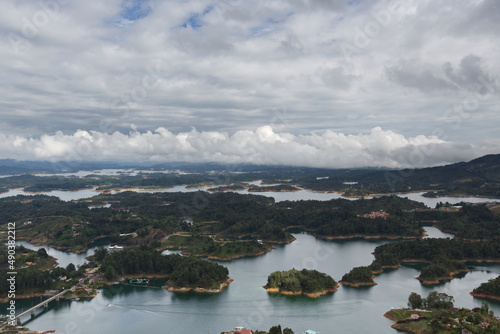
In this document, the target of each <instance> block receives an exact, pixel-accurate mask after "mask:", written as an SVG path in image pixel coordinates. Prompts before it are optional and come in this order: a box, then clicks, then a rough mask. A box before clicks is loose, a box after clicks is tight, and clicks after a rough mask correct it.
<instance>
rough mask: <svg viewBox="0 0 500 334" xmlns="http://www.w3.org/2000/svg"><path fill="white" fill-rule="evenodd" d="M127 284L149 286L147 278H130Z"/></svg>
mask: <svg viewBox="0 0 500 334" xmlns="http://www.w3.org/2000/svg"><path fill="white" fill-rule="evenodd" d="M128 283H129V284H139V285H146V284H149V278H130V279H129V280H128Z"/></svg>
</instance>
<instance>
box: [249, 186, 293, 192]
mask: <svg viewBox="0 0 500 334" xmlns="http://www.w3.org/2000/svg"><path fill="white" fill-rule="evenodd" d="M299 190H300V189H299V188H297V187H294V186H291V185H289V184H278V185H272V186H250V187H248V191H249V192H266V191H269V192H273V191H275V192H281V191H299Z"/></svg>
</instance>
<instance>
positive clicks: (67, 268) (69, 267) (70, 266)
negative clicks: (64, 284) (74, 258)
mask: <svg viewBox="0 0 500 334" xmlns="http://www.w3.org/2000/svg"><path fill="white" fill-rule="evenodd" d="M66 270H67V271H68V272H70V273H72V272H75V271H76V267H75V265H74V264H73V263H70V264H68V265H67V266H66Z"/></svg>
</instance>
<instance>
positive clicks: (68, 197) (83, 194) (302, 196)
mask: <svg viewBox="0 0 500 334" xmlns="http://www.w3.org/2000/svg"><path fill="white" fill-rule="evenodd" d="M254 184H257V185H258V184H260V183H259V182H254ZM209 188H211V187H202V188H187V187H186V186H185V185H182V186H175V187H172V188H169V189H161V190H140V189H134V188H132V189H119V190H118V191H125V190H129V191H135V192H139V193H155V192H169V193H171V192H195V191H206V190H207V189H209ZM235 192H236V193H238V194H253V195H262V196H267V197H273V198H274V200H275V201H276V202H282V201H300V200H316V201H328V200H331V199H336V198H344V199H348V200H357V198H346V197H342V195H341V194H339V193H322V192H314V191H310V190H306V189H301V190H299V191H292V192H271V191H266V192H249V191H248V190H239V191H235ZM99 194H101V192H100V191H97V190H96V188H93V189H82V190H77V191H61V190H53V191H47V192H40V193H29V192H25V191H24V190H23V188H17V189H11V190H9V191H8V192H5V193H1V194H0V198H5V197H9V196H17V195H28V196H33V195H48V196H56V197H59V198H60V199H61V200H63V201H74V200H81V199H83V198H89V197H92V196H96V195H99ZM422 194H424V192H412V193H400V194H397V196H400V197H406V198H409V199H411V200H414V201H417V202H422V203H424V204H425V205H427V206H428V207H430V208H434V207H436V204H437V203H439V202H443V203H445V202H449V203H451V204H457V203H460V202H470V203H481V202H493V201H500V200H499V199H495V198H483V197H436V198H428V197H423V196H422Z"/></svg>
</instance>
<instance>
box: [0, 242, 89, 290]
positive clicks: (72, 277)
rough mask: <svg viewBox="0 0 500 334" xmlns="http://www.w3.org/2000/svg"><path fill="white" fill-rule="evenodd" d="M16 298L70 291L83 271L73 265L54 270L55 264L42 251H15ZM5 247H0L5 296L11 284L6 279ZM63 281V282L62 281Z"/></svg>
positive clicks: (1, 285) (0, 283)
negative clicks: (58, 290)
mask: <svg viewBox="0 0 500 334" xmlns="http://www.w3.org/2000/svg"><path fill="white" fill-rule="evenodd" d="M15 253H16V255H15V257H16V260H15V265H16V270H15V271H16V272H17V275H16V296H17V297H20V298H22V297H23V296H27V295H32V294H40V293H43V292H45V290H55V289H62V288H63V287H64V288H70V287H71V286H72V285H74V284H75V283H76V282H77V281H78V278H79V277H81V276H82V275H83V274H84V272H85V267H84V266H82V267H80V268H78V270H77V268H75V266H74V265H73V264H70V265H68V266H67V267H66V268H61V267H55V268H54V266H55V265H56V260H55V259H54V258H52V257H50V256H48V255H47V252H46V251H45V249H43V248H41V249H40V250H39V251H37V252H35V251H32V250H29V249H27V248H25V247H23V246H18V247H16V252H15ZM6 254H7V247H6V246H4V245H1V246H0V295H1V296H7V294H8V291H9V284H10V282H9V281H7V279H8V278H9V277H10V276H9V275H7V272H9V271H12V270H10V269H8V268H9V267H8V266H9V265H10V264H9V261H8V257H7V256H6ZM63 277H64V278H65V279H64V280H62V278H63Z"/></svg>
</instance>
